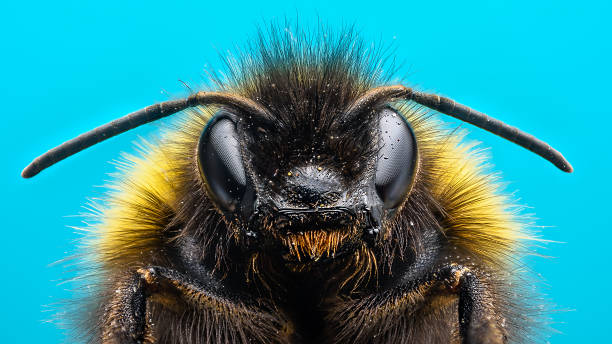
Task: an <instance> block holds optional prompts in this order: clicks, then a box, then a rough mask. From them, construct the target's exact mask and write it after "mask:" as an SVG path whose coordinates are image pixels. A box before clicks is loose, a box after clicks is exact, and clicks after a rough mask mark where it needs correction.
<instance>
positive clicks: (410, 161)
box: [374, 109, 417, 209]
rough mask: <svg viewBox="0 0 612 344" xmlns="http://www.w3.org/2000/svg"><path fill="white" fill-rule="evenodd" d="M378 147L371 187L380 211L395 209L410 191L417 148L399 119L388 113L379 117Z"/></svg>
mask: <svg viewBox="0 0 612 344" xmlns="http://www.w3.org/2000/svg"><path fill="white" fill-rule="evenodd" d="M378 130H379V146H378V160H377V163H376V176H375V181H374V185H375V187H376V192H377V193H378V196H379V197H380V199H381V200H382V201H383V205H384V208H386V209H393V208H396V207H398V206H399V205H400V204H401V203H402V201H403V200H404V198H405V197H406V195H407V194H408V192H409V191H410V188H411V187H412V181H413V179H414V172H415V167H416V165H417V145H416V139H415V137H414V133H413V132H412V129H411V128H410V126H409V125H408V122H406V119H404V117H403V116H401V115H400V114H398V113H397V112H395V111H394V110H392V109H384V110H382V111H381V113H380V120H379V123H378Z"/></svg>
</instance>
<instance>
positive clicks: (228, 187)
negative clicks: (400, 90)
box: [197, 107, 418, 262]
mask: <svg viewBox="0 0 612 344" xmlns="http://www.w3.org/2000/svg"><path fill="white" fill-rule="evenodd" d="M344 113H347V112H346V111H345V112H344ZM344 113H341V114H336V115H335V116H333V117H332V116H326V115H325V114H322V113H318V114H315V115H313V114H312V113H310V114H303V115H304V116H310V117H312V118H311V120H302V121H295V122H284V121H281V120H278V119H281V118H283V116H282V115H280V114H278V115H276V116H275V115H274V114H273V113H272V117H273V119H274V120H271V118H270V116H267V118H266V116H254V115H252V114H250V115H246V116H245V115H238V114H235V113H232V112H230V111H228V110H220V111H218V112H217V113H216V115H215V116H214V117H213V118H212V119H211V121H210V122H209V124H208V125H207V126H206V127H205V129H204V131H203V132H202V135H201V137H200V141H199V143H198V151H197V156H198V162H199V164H198V165H199V169H200V173H201V176H202V178H203V179H204V181H205V183H204V184H205V185H206V188H207V191H208V193H209V196H210V197H211V199H212V200H213V201H214V202H215V204H216V206H217V207H218V208H219V209H220V210H221V211H222V212H223V213H224V215H225V217H226V218H227V219H230V220H232V221H234V222H235V223H236V224H237V226H238V227H239V228H240V229H241V230H240V231H239V232H240V234H239V235H241V236H244V238H242V239H246V240H245V241H242V242H249V243H251V246H254V247H253V248H254V249H255V250H275V251H278V252H280V253H281V255H282V257H283V258H284V259H285V260H288V261H297V262H301V261H308V262H311V261H319V260H320V259H323V260H326V259H334V258H335V257H337V256H340V255H343V254H346V253H350V252H351V251H354V250H356V249H358V248H362V247H363V246H364V245H370V246H371V245H376V244H377V242H378V241H379V240H380V238H383V237H385V231H386V226H385V224H386V222H387V221H389V220H390V219H391V218H392V217H393V215H394V214H395V212H396V210H397V209H398V208H399V207H400V206H401V205H402V203H403V202H402V201H403V200H404V199H405V197H406V196H407V195H408V194H409V192H410V189H411V187H412V184H413V180H414V178H413V177H414V173H415V170H416V168H417V165H418V160H417V155H418V153H417V152H418V149H417V145H416V140H415V137H414V134H413V132H412V129H411V128H410V126H409V124H408V123H407V121H406V120H405V119H404V117H403V116H401V115H400V114H399V113H398V112H397V111H396V110H394V109H393V108H390V107H376V108H374V109H372V108H369V107H368V108H365V110H364V111H361V112H360V113H357V114H351V115H350V116H344V115H343V114H344ZM334 119H335V120H334Z"/></svg>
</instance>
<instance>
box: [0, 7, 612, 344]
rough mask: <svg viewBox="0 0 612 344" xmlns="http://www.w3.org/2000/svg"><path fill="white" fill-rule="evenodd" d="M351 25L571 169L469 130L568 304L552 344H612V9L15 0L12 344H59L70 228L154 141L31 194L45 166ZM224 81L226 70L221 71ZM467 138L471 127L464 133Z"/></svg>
mask: <svg viewBox="0 0 612 344" xmlns="http://www.w3.org/2000/svg"><path fill="white" fill-rule="evenodd" d="M296 15H297V16H298V17H299V21H300V22H301V23H303V24H312V23H316V20H317V18H320V19H321V20H322V21H326V22H328V23H330V24H332V25H335V26H336V27H337V26H339V25H340V24H342V23H349V24H350V23H355V24H357V26H358V27H359V28H360V29H361V32H362V35H363V36H364V37H366V38H367V39H372V40H381V41H383V42H391V41H394V44H395V46H396V48H397V57H398V60H400V61H405V65H404V67H403V68H402V69H401V73H400V75H404V74H406V75H408V80H409V82H410V83H411V84H412V85H413V86H417V87H419V88H421V89H425V90H430V91H436V92H440V93H441V94H444V95H447V96H450V97H453V98H455V99H456V100H458V101H460V102H463V103H464V104H467V105H469V106H472V107H474V108H476V109H479V110H481V111H484V112H487V113H489V114H491V115H493V116H496V117H498V118H500V119H502V120H504V121H507V122H509V123H510V124H513V125H516V126H518V127H520V128H521V129H523V130H526V131H528V132H530V133H533V134H534V135H536V136H538V137H540V138H542V139H543V140H545V141H548V142H550V143H551V144H553V145H554V146H555V147H556V148H557V149H559V150H560V151H561V152H563V153H564V154H565V156H566V157H567V158H568V159H569V160H570V161H571V163H572V164H573V165H574V167H575V173H574V174H564V173H562V172H560V171H558V170H556V169H555V168H554V167H553V166H552V165H550V164H549V163H548V162H546V161H544V160H542V159H540V158H538V157H536V156H535V155H533V154H531V153H529V152H527V151H525V150H523V149H521V148H519V147H517V146H515V145H513V144H510V143H508V142H506V141H504V140H502V139H499V138H497V137H495V136H493V135H490V134H488V133H484V132H482V131H480V130H477V129H474V128H472V127H470V128H469V129H470V130H471V131H472V134H471V135H470V137H471V138H474V139H477V140H480V141H483V142H484V145H485V146H489V147H491V151H490V152H491V153H492V155H493V160H492V161H493V163H494V164H495V166H496V169H497V170H500V171H503V176H504V179H505V180H506V181H509V182H510V184H509V190H517V196H519V197H520V198H521V201H522V202H523V203H525V204H527V205H529V206H531V207H533V209H529V210H528V212H533V213H535V216H536V217H537V218H538V221H537V223H538V225H541V226H545V227H544V228H541V231H542V235H543V237H544V238H546V239H549V240H554V241H560V242H563V243H551V244H547V245H545V246H544V248H542V249H541V250H540V251H539V252H540V253H541V254H543V255H547V256H552V258H534V259H530V260H529V261H530V265H531V266H532V267H533V269H534V270H535V271H537V272H538V273H540V274H541V276H542V278H543V280H544V281H545V283H544V285H543V288H542V289H543V290H544V292H545V293H547V294H548V296H549V298H550V299H552V300H553V301H554V303H555V304H556V305H557V307H556V309H557V310H558V311H555V312H553V313H552V314H551V316H552V318H553V320H554V324H553V327H554V328H556V329H557V330H558V333H556V334H554V335H553V336H552V337H551V340H550V341H551V342H552V343H578V342H580V343H603V342H609V340H610V339H609V338H610V336H609V335H608V333H609V319H610V314H611V307H612V301H611V298H610V297H609V293H610V291H611V290H610V289H611V288H610V282H611V281H612V278H611V277H610V276H612V275H611V274H610V272H609V264H606V263H607V261H608V258H609V257H610V236H609V229H610V222H611V220H610V212H609V197H610V196H609V195H610V192H611V191H612V189H611V187H610V181H609V179H608V178H609V175H610V168H611V167H612V164H611V159H610V157H611V155H610V150H609V148H608V140H609V138H610V134H609V132H610V124H611V120H612V113H611V110H610V108H609V103H610V102H609V100H610V80H612V73H611V71H610V61H611V60H612V56H611V55H612V54H611V48H610V47H611V45H612V44H611V40H610V34H611V30H610V28H611V26H610V17H611V16H612V11H611V6H610V5H609V2H607V1H601V2H598V1H533V0H530V1H516V0H515V1H473V2H465V1H447V2H441V1H432V2H430V1H418V2H417V1H356V0H354V1H335V2H333V3H327V2H326V1H315V2H312V3H308V4H303V3H300V2H295V1H274V2H266V3H262V2H260V1H243V2H230V1H215V2H210V1H190V2H179V3H173V2H170V1H131V2H126V1H95V2H94V1H82V0H81V1H27V2H25V1H24V2H19V1H11V2H9V1H3V2H2V4H1V5H0V32H1V33H0V78H1V79H0V80H1V82H0V104H2V105H1V106H2V111H1V112H0V116H1V121H0V126H1V129H2V132H1V135H0V144H1V147H2V148H3V149H2V151H3V152H4V153H3V156H4V157H3V159H2V160H3V161H4V162H3V163H2V166H3V168H1V169H0V174H1V178H0V181H1V183H2V185H1V189H0V190H2V196H3V197H2V200H1V201H0V202H1V204H2V212H3V218H2V222H1V223H2V229H1V230H2V233H1V237H0V238H1V240H2V244H1V245H2V246H1V249H0V255H1V259H0V264H1V265H0V268H1V269H0V271H1V274H0V276H1V277H0V278H1V283H0V295H2V299H1V308H2V311H0V329H1V330H0V342H3V343H38V342H44V343H58V342H60V341H61V340H62V339H63V335H62V332H61V330H59V329H57V328H56V327H55V326H53V325H52V324H48V323H46V322H45V320H46V319H49V318H50V317H51V314H50V312H48V311H46V310H47V309H48V308H47V307H46V306H45V305H48V304H51V303H53V302H55V301H56V300H58V299H60V298H63V297H67V296H68V295H69V294H68V293H67V292H66V291H65V290H64V289H65V288H66V287H65V286H61V285H58V284H57V283H58V280H60V279H61V278H62V269H61V268H60V267H57V266H55V267H49V266H48V264H50V263H52V262H54V261H56V260H59V259H61V258H63V257H65V256H66V255H67V254H68V253H69V252H71V251H72V249H73V247H74V245H75V242H74V241H75V239H76V238H77V234H76V233H75V231H74V230H72V229H70V228H68V227H67V226H68V225H78V224H79V219H78V218H71V217H69V216H70V215H75V214H78V213H80V212H82V211H83V209H82V208H81V207H82V205H83V204H84V203H85V201H86V198H87V197H90V196H95V195H98V194H100V191H101V190H100V189H99V188H97V187H96V185H101V184H103V183H104V180H105V179H106V178H107V176H106V173H108V172H111V171H113V167H112V166H111V165H110V164H109V163H108V161H110V160H112V159H115V158H116V157H117V156H118V155H119V152H120V151H125V150H128V151H131V150H132V149H133V147H132V146H131V142H132V141H134V140H135V139H136V138H137V136H138V135H141V136H145V137H146V136H148V135H151V134H154V132H155V130H156V129H157V127H156V126H155V125H149V126H146V127H144V128H140V129H138V130H135V131H134V132H131V133H129V134H124V135H122V136H120V137H117V138H114V139H112V140H110V141H108V142H106V143H104V144H102V145H99V146H96V147H94V148H92V149H89V150H87V151H85V152H83V153H81V154H79V155H78V156H76V157H73V158H71V159H68V160H67V161H64V162H62V163H61V164H59V165H57V166H55V167H53V168H51V169H50V170H48V171H45V172H44V173H42V174H41V175H39V176H38V177H36V178H34V179H31V180H23V179H21V178H20V177H19V173H20V171H21V169H22V168H23V167H24V166H25V165H26V164H27V163H28V162H29V161H30V160H31V159H32V158H34V157H35V156H37V155H38V154H40V153H42V152H44V151H45V150H47V149H49V148H51V147H53V146H55V145H56V144H59V143H61V142H63V141H65V140H67V139H70V138H72V137H74V136H76V135H78V134H80V133H82V132H84V131H86V130H89V129H91V128H93V127H94V126H97V125H99V124H102V123H105V122H107V121H110V120H112V119H115V118H117V117H119V116H121V115H124V114H126V113H128V112H131V111H133V110H135V109H138V108H141V107H143V106H146V105H149V104H151V103H153V102H157V101H163V100H166V99H168V97H167V95H166V94H165V93H162V90H165V91H167V92H168V93H170V94H171V95H180V94H183V87H182V85H181V84H180V83H179V82H178V81H177V80H178V79H182V80H186V81H189V82H191V83H195V84H197V83H199V82H200V80H201V77H202V76H203V75H204V72H203V68H204V66H206V65H208V66H210V65H211V63H212V65H214V64H216V63H217V62H218V58H217V54H218V52H219V51H221V52H223V51H225V50H227V49H229V48H232V46H233V45H234V44H239V45H240V44H243V43H244V42H245V39H246V38H247V37H249V36H251V35H252V34H253V33H254V31H255V25H256V24H259V23H261V22H262V21H268V20H270V19H275V18H276V19H278V18H281V19H282V18H283V17H284V16H288V17H289V18H295V17H296ZM217 65H218V64H217ZM467 127H469V126H467Z"/></svg>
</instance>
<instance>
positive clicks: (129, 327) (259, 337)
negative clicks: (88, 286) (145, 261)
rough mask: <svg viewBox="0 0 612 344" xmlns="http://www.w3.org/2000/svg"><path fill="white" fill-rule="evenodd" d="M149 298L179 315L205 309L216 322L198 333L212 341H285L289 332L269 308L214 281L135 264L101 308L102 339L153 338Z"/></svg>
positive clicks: (136, 340) (142, 340)
mask: <svg viewBox="0 0 612 344" xmlns="http://www.w3.org/2000/svg"><path fill="white" fill-rule="evenodd" d="M152 302H153V303H156V304H159V305H161V306H162V307H164V308H165V309H169V310H172V311H174V312H176V314H178V315H180V314H184V313H185V312H188V311H193V312H199V313H200V314H204V315H205V316H206V318H208V319H211V323H213V324H214V326H215V327H214V328H210V329H209V333H201V337H202V338H204V337H207V338H213V339H214V342H215V343H240V342H243V343H247V342H249V343H251V342H262V343H283V342H287V341H288V338H289V336H290V334H291V333H290V332H291V331H290V328H291V327H290V326H289V325H288V323H287V322H286V321H285V320H284V319H283V317H282V316H280V315H278V314H279V313H278V311H276V312H272V309H271V308H270V307H266V306H265V305H261V304H258V303H256V302H253V301H245V300H239V299H238V298H237V297H233V296H231V295H222V292H221V291H220V288H218V286H215V285H214V284H213V283H210V284H208V283H201V282H197V281H194V280H191V279H189V278H187V277H186V276H184V275H182V274H180V273H178V272H176V271H174V270H170V269H167V268H163V267H149V268H142V269H138V270H137V271H136V272H135V273H133V274H131V275H130V276H129V277H128V278H125V279H123V280H122V281H121V282H120V283H119V284H118V285H117V288H116V289H115V294H114V295H113V297H112V299H111V300H110V302H109V303H108V305H107V306H106V309H105V314H104V319H103V321H102V323H103V328H102V332H101V333H102V342H103V343H105V344H111V343H112V344H115V343H121V344H124V343H133V344H136V343H154V342H156V338H155V329H154V328H152V326H155V325H154V324H153V325H151V324H150V323H149V322H148V319H149V318H150V316H151V314H149V312H150V309H149V308H148V305H149V304H150V303H152ZM196 335H200V334H196ZM188 340H189V339H188ZM198 341H199V339H198Z"/></svg>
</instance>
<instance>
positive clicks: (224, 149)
mask: <svg viewBox="0 0 612 344" xmlns="http://www.w3.org/2000/svg"><path fill="white" fill-rule="evenodd" d="M239 139H240V136H239V135H238V133H237V131H236V122H235V120H234V118H233V116H232V115H231V114H229V113H228V112H226V111H220V112H219V113H217V114H216V115H215V116H214V117H213V118H212V119H211V120H210V121H209V122H208V124H207V125H206V127H205V128H204V131H203V132H202V135H201V136H200V142H199V143H198V153H197V154H198V165H199V167H200V173H201V174H202V176H203V178H204V181H205V184H206V186H207V188H208V192H209V195H210V196H211V198H213V200H214V201H215V202H216V203H217V204H218V205H219V206H220V207H221V208H223V210H226V211H232V212H233V211H235V210H236V207H237V206H238V204H239V203H240V200H241V199H242V196H243V195H244V190H245V187H246V183H247V178H246V173H245V168H244V164H243V160H242V154H241V150H240V141H239Z"/></svg>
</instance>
